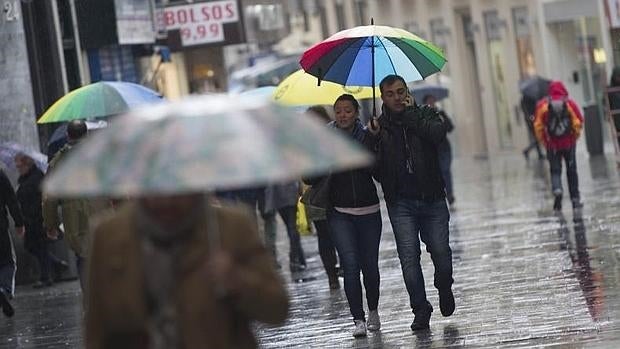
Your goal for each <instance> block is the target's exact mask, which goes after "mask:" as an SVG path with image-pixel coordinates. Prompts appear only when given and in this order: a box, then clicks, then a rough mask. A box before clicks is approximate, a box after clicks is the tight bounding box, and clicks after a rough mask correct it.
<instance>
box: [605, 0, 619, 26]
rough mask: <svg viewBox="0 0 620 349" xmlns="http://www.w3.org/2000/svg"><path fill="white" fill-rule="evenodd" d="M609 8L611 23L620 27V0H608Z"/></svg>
mask: <svg viewBox="0 0 620 349" xmlns="http://www.w3.org/2000/svg"><path fill="white" fill-rule="evenodd" d="M607 5H608V8H609V25H610V26H611V27H612V28H620V0H607Z"/></svg>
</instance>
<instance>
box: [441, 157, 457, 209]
mask: <svg viewBox="0 0 620 349" xmlns="http://www.w3.org/2000/svg"><path fill="white" fill-rule="evenodd" d="M451 165H452V151H450V150H448V151H441V152H439V168H440V169H441V177H442V178H443V181H444V184H445V185H446V194H447V195H448V198H450V197H454V192H453V188H452V171H451V170H450V166H451Z"/></svg>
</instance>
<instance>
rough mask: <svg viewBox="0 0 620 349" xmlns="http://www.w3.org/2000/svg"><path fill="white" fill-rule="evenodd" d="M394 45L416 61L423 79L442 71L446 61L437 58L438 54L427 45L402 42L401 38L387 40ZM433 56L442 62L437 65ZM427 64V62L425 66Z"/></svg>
mask: <svg viewBox="0 0 620 349" xmlns="http://www.w3.org/2000/svg"><path fill="white" fill-rule="evenodd" d="M386 39H388V40H389V41H390V42H392V43H393V44H394V45H396V46H397V47H398V48H399V49H400V50H402V51H403V53H405V55H407V56H408V57H410V58H412V60H415V62H416V64H417V65H418V67H417V70H418V72H420V75H422V77H424V78H426V77H427V76H429V75H431V74H433V73H435V72H436V71H438V70H441V68H442V67H443V65H444V63H445V59H443V58H441V57H437V56H438V55H437V52H436V51H435V50H433V49H429V48H428V47H427V46H426V45H424V44H422V43H420V42H417V41H413V40H402V39H399V38H386ZM431 56H435V57H437V58H438V59H439V60H440V61H439V62H437V63H435V62H433V60H431V58H430V57H431ZM425 62H427V63H426V64H425Z"/></svg>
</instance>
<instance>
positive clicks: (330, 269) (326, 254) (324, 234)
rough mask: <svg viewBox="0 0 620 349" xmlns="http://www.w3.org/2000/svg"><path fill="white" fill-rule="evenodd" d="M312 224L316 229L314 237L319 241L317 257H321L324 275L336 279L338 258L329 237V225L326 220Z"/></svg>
mask: <svg viewBox="0 0 620 349" xmlns="http://www.w3.org/2000/svg"><path fill="white" fill-rule="evenodd" d="M312 223H314V227H315V228H316V235H317V237H318V240H319V255H320V256H321V261H322V262H323V267H324V268H325V273H327V276H329V277H330V278H336V277H338V276H337V275H336V264H337V263H338V257H337V256H336V248H335V247H334V243H333V242H332V238H331V235H330V229H329V223H327V219H321V220H318V221H312Z"/></svg>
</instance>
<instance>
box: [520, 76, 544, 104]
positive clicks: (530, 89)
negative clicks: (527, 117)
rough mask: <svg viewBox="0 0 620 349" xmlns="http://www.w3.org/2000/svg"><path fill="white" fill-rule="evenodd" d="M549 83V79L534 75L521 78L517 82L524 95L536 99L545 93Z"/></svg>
mask: <svg viewBox="0 0 620 349" xmlns="http://www.w3.org/2000/svg"><path fill="white" fill-rule="evenodd" d="M550 83H551V80H548V79H545V78H543V77H541V76H538V75H536V76H532V77H530V78H527V79H524V80H521V82H520V83H519V90H520V91H521V94H523V96H524V97H528V98H531V99H533V100H535V101H537V100H539V99H541V98H543V97H545V96H546V95H547V90H548V89H549V84H550Z"/></svg>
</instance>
